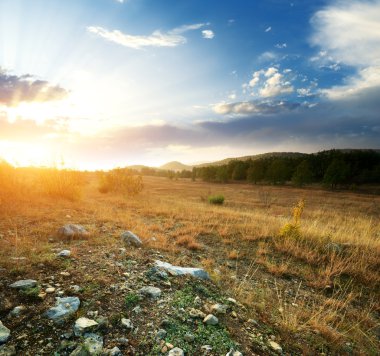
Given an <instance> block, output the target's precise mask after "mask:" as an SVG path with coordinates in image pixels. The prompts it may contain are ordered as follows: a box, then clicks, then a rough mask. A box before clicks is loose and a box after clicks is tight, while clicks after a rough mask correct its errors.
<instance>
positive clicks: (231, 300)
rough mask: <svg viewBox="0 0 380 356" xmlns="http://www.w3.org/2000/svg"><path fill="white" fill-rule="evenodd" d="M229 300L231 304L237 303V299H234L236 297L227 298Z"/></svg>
mask: <svg viewBox="0 0 380 356" xmlns="http://www.w3.org/2000/svg"><path fill="white" fill-rule="evenodd" d="M227 301H228V302H229V303H231V304H235V305H236V304H237V301H236V299H234V298H227Z"/></svg>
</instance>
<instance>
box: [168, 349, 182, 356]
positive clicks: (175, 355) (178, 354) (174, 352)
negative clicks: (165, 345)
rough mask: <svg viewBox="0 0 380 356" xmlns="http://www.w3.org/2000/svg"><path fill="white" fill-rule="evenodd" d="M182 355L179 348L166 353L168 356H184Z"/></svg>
mask: <svg viewBox="0 0 380 356" xmlns="http://www.w3.org/2000/svg"><path fill="white" fill-rule="evenodd" d="M184 355H185V353H184V352H183V350H182V349H180V348H179V347H175V348H174V349H172V350H170V351H169V353H168V356H184Z"/></svg>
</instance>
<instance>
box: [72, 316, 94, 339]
mask: <svg viewBox="0 0 380 356" xmlns="http://www.w3.org/2000/svg"><path fill="white" fill-rule="evenodd" d="M97 326H98V323H97V322H96V321H95V320H92V319H88V318H84V317H82V318H79V319H77V321H76V322H75V325H74V334H75V335H76V336H80V335H83V334H84V333H87V332H90V331H92V330H94V329H95V328H96V327H97Z"/></svg>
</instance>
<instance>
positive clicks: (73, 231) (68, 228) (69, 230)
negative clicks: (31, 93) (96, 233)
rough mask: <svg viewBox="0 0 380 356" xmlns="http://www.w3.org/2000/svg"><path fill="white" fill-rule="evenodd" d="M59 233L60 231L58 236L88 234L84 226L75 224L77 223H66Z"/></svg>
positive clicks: (81, 235) (84, 235)
mask: <svg viewBox="0 0 380 356" xmlns="http://www.w3.org/2000/svg"><path fill="white" fill-rule="evenodd" d="M57 233H58V236H60V237H66V238H67V237H68V238H72V237H86V236H88V232H87V231H86V229H85V228H84V227H83V226H81V225H75V224H66V225H64V226H62V227H60V228H59V229H58V231H57Z"/></svg>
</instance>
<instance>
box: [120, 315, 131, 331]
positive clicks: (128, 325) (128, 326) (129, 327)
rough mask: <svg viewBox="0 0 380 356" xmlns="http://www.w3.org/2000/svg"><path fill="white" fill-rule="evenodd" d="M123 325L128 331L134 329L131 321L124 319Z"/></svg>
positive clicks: (122, 320)
mask: <svg viewBox="0 0 380 356" xmlns="http://www.w3.org/2000/svg"><path fill="white" fill-rule="evenodd" d="M121 325H123V327H124V328H125V329H127V330H132V329H133V324H132V321H131V319H126V318H122V319H121Z"/></svg>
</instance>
